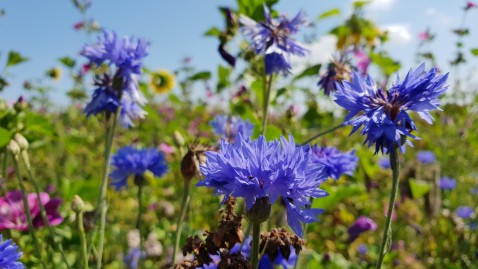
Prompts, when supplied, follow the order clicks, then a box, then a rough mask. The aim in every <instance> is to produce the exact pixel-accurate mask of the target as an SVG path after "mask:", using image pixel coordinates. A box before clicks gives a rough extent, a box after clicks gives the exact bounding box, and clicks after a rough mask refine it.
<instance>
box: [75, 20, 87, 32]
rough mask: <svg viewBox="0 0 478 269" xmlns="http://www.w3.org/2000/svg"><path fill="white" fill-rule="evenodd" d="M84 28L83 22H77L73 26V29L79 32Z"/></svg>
mask: <svg viewBox="0 0 478 269" xmlns="http://www.w3.org/2000/svg"><path fill="white" fill-rule="evenodd" d="M84 26H85V22H83V21H79V22H77V23H75V24H73V28H74V29H75V30H81V29H82V28H83V27H84Z"/></svg>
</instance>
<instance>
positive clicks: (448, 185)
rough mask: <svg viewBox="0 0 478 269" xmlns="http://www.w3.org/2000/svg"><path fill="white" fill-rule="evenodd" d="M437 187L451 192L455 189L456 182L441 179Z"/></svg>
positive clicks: (451, 179)
mask: <svg viewBox="0 0 478 269" xmlns="http://www.w3.org/2000/svg"><path fill="white" fill-rule="evenodd" d="M439 186H440V189H442V190H453V189H454V188H455V187H456V180H454V179H453V178H450V177H441V178H440V182H439Z"/></svg>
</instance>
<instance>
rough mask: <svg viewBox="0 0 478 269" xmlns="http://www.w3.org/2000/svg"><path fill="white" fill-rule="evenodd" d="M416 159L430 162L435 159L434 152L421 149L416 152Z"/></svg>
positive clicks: (425, 162) (424, 162) (426, 162)
mask: <svg viewBox="0 0 478 269" xmlns="http://www.w3.org/2000/svg"><path fill="white" fill-rule="evenodd" d="M417 159H418V160H419V161H420V162H421V163H423V164H432V163H435V161H436V160H437V159H436V157H435V154H433V152H431V151H428V150H422V151H419V152H418V153H417Z"/></svg>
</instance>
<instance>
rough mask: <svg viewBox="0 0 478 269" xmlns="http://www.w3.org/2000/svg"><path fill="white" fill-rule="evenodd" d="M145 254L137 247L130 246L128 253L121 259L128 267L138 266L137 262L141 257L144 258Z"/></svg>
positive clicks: (130, 268)
mask: <svg viewBox="0 0 478 269" xmlns="http://www.w3.org/2000/svg"><path fill="white" fill-rule="evenodd" d="M145 257H146V255H145V254H144V253H143V252H141V249H139V248H130V249H129V250H128V254H127V255H126V256H125V257H124V259H123V261H124V263H125V264H126V266H127V268H128V269H136V268H138V263H139V261H140V260H141V259H144V258H145Z"/></svg>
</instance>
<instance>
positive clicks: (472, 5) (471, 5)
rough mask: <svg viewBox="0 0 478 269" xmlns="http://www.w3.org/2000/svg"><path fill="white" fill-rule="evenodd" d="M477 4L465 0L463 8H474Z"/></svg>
mask: <svg viewBox="0 0 478 269" xmlns="http://www.w3.org/2000/svg"><path fill="white" fill-rule="evenodd" d="M476 6H477V5H476V4H475V3H473V2H471V1H466V7H465V10H469V9H472V8H475V7H476Z"/></svg>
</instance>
